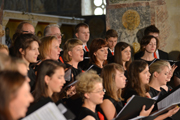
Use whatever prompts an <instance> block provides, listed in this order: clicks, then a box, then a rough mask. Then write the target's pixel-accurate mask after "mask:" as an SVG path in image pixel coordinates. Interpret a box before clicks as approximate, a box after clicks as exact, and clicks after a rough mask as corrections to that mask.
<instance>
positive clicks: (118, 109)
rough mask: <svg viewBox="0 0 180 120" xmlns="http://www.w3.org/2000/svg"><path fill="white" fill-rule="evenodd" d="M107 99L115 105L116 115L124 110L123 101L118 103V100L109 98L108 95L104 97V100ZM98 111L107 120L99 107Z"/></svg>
mask: <svg viewBox="0 0 180 120" xmlns="http://www.w3.org/2000/svg"><path fill="white" fill-rule="evenodd" d="M105 99H108V100H110V101H111V102H112V104H113V105H114V107H115V109H116V113H117V114H118V113H119V112H120V111H121V109H122V108H123V103H122V102H121V101H116V100H114V99H113V98H111V97H110V96H108V95H104V100H105ZM97 110H98V111H100V113H102V114H103V116H104V119H105V120H107V118H106V116H105V114H104V112H103V110H102V109H101V108H100V106H99V105H98V106H97Z"/></svg>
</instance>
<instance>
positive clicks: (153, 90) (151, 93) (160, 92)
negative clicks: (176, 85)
mask: <svg viewBox="0 0 180 120" xmlns="http://www.w3.org/2000/svg"><path fill="white" fill-rule="evenodd" d="M160 90H161V91H158V90H156V89H154V88H152V87H150V90H149V94H150V96H151V98H153V97H156V96H157V95H158V94H159V96H163V95H165V94H166V93H167V92H166V90H164V89H163V88H160Z"/></svg>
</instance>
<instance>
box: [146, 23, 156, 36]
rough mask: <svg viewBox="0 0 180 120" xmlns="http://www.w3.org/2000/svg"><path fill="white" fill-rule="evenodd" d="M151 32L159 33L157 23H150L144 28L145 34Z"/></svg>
mask: <svg viewBox="0 0 180 120" xmlns="http://www.w3.org/2000/svg"><path fill="white" fill-rule="evenodd" d="M150 33H158V34H159V30H158V28H157V27H156V26H155V25H150V26H148V27H147V28H146V29H145V30H144V35H146V36H147V35H149V34H150Z"/></svg>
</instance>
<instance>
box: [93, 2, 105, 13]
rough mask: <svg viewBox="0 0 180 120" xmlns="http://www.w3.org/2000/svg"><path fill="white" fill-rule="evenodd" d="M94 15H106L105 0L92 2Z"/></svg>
mask: <svg viewBox="0 0 180 120" xmlns="http://www.w3.org/2000/svg"><path fill="white" fill-rule="evenodd" d="M92 1H93V11H94V15H105V14H106V0H92Z"/></svg>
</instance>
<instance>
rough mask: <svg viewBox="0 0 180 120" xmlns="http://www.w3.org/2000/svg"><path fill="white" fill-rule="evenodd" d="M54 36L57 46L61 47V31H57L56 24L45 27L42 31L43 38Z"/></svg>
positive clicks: (57, 26)
mask: <svg viewBox="0 0 180 120" xmlns="http://www.w3.org/2000/svg"><path fill="white" fill-rule="evenodd" d="M51 35H52V36H56V37H57V39H58V42H59V45H61V42H62V36H63V34H61V31H60V29H59V25H57V24H51V25H48V26H46V27H45V29H44V36H51Z"/></svg>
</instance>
